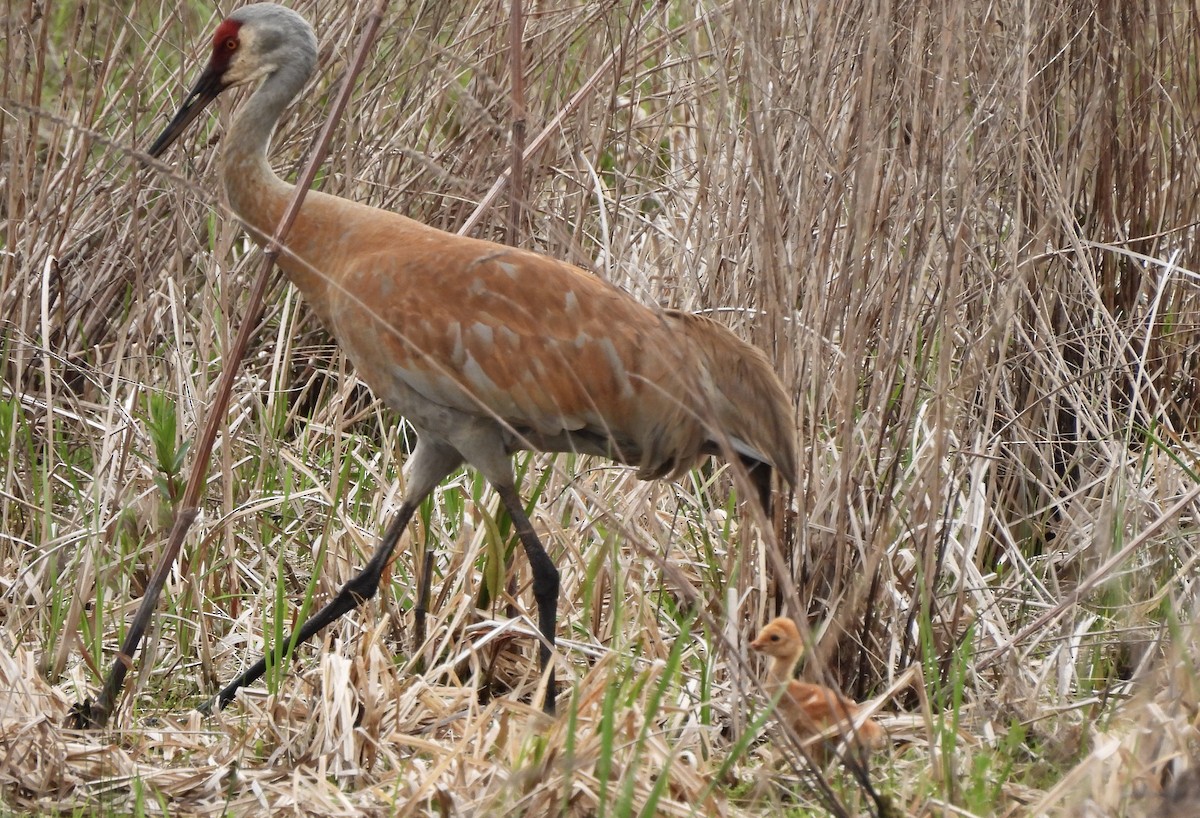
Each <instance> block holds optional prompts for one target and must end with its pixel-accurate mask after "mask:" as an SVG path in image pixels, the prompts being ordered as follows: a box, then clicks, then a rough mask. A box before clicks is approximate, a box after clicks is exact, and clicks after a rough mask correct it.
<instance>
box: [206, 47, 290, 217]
mask: <svg viewBox="0 0 1200 818" xmlns="http://www.w3.org/2000/svg"><path fill="white" fill-rule="evenodd" d="M305 69H306V67H305V66H297V65H283V66H281V67H280V68H279V69H278V70H276V71H275V73H273V74H271V75H270V76H268V77H267V79H266V80H264V81H263V84H262V85H260V86H259V87H258V89H257V90H256V91H255V92H254V93H253V94H252V95H251V97H250V99H249V100H247V102H246V104H245V106H244V107H243V108H242V110H241V111H240V112H239V113H238V115H237V118H236V119H235V120H234V123H233V126H232V127H231V128H230V129H229V131H228V133H227V134H226V135H225V145H224V147H223V150H222V152H221V176H222V178H223V180H224V182H225V192H226V193H227V194H228V196H229V203H230V204H231V205H232V206H233V209H234V211H235V212H236V213H237V214H238V215H239V216H241V217H242V218H243V219H246V220H247V221H250V222H251V223H253V222H254V221H255V219H254V215H255V210H256V208H255V203H256V201H261V200H259V199H258V194H260V193H263V192H268V191H269V192H272V193H278V192H280V191H281V190H286V189H290V188H291V185H289V184H287V183H286V182H284V181H283V180H282V179H280V178H279V177H278V176H276V175H275V172H274V171H273V170H271V166H270V164H269V163H268V161H267V150H268V149H269V147H270V145H271V134H272V133H274V131H275V123H276V122H278V121H279V117H280V115H281V114H282V113H283V109H284V108H286V107H287V106H288V103H290V102H291V101H292V100H293V99H294V98H295V96H296V95H297V94H298V93H300V89H301V88H303V87H304V83H305V81H306V80H307V79H308V72H307V70H305ZM263 188H266V189H267V190H265V191H264V190H263Z"/></svg>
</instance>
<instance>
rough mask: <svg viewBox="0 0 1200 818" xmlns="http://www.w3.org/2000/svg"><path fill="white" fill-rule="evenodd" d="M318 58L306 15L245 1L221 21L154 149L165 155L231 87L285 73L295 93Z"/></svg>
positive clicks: (151, 150) (155, 151) (150, 152)
mask: <svg viewBox="0 0 1200 818" xmlns="http://www.w3.org/2000/svg"><path fill="white" fill-rule="evenodd" d="M316 64H317V37H316V35H315V34H313V30H312V27H311V26H309V24H308V23H307V22H305V20H304V18H303V17H301V16H300V15H299V14H297V13H296V12H294V11H292V10H291V9H287V8H284V7H283V6H277V5H275V4H274V3H255V4H254V5H251V6H243V7H242V8H240V9H238V10H237V11H235V12H234V13H233V14H231V15H229V17H228V18H227V19H226V20H225V21H224V22H222V23H221V25H219V26H217V30H216V33H215V34H213V39H212V56H211V57H209V59H208V66H207V67H205V69H204V73H202V74H201V75H200V78H199V79H198V80H196V84H195V85H194V86H193V87H192V92H191V93H190V94H188V96H187V99H185V100H184V101H183V105H182V106H180V108H179V112H178V113H176V114H175V118H174V119H172V120H171V124H169V125H168V126H167V128H166V130H165V131H163V132H162V135H161V136H159V137H158V139H156V140H155V141H154V144H153V145H151V146H150V150H149V151H148V152H149V154H150V155H151V156H159V155H161V154H162V152H163V151H165V150H166V149H167V148H168V147H170V145H171V143H172V142H174V141H175V139H176V138H177V137H178V136H179V134H181V133H182V132H183V130H184V129H185V128H187V126H188V125H190V124H191V123H192V122H193V121H194V120H195V119H196V117H198V116H199V115H200V112H201V111H203V110H204V108H205V106H207V105H208V103H210V102H212V101H213V100H214V99H216V98H217V96H218V95H220V93H221V92H222V91H224V90H225V89H226V88H232V87H233V86H235V85H245V84H246V83H252V82H258V81H261V80H265V79H266V78H268V77H272V76H276V75H283V76H285V77H286V78H287V79H288V80H290V82H287V83H281V84H282V85H283V86H286V87H287V88H290V89H292V90H291V93H295V92H296V91H298V90H299V89H300V86H302V85H303V84H304V81H305V80H307V79H308V77H309V76H310V75H311V74H312V72H313V69H314V68H315V67H316Z"/></svg>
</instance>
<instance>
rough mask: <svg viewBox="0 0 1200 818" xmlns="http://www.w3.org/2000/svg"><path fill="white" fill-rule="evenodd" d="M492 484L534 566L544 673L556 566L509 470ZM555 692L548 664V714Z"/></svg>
mask: <svg viewBox="0 0 1200 818" xmlns="http://www.w3.org/2000/svg"><path fill="white" fill-rule="evenodd" d="M492 486H493V487H494V488H495V489H496V493H497V494H499V495H500V501H501V502H502V503H504V507H505V508H507V509H508V513H509V516H511V517H512V520H513V525H514V526H515V527H516V529H517V536H518V537H520V538H521V544H522V545H523V546H525V555H526V556H527V557H528V558H529V565H530V567H531V568H532V569H533V598H534V599H535V600H537V606H538V627H539V628H540V629H541V631H542V638H543V639H544V640H545V641H543V642H542V644H541V646H540V648H541V649H540V651H539V652H538V657H539V658H540V659H541V668H542V672H543V673H544V672H546V668H547V666H548V665H549V664H550V653H551V650H550V649H551V647H552V646H553V645H554V632H555V628H556V626H557V619H558V569H557V568H555V567H554V563H553V562H552V561H551V560H550V555H549V554H547V553H546V549H545V548H544V547H543V546H542V542H541V540H539V539H538V535H537V533H536V532H535V531H534V530H533V524H532V523H530V522H529V517H527V516H526V515H525V504H524V503H522V502H521V497H520V495H518V494H517V489H516V487H515V486H514V485H513V480H512V476H511V474H510V475H509V477H508V480H507V481H506V482H505V481H498V480H497V481H493V482H492ZM557 693H558V686H557V684H556V683H555V679H554V669H553V668H550V672H549V675H548V676H547V679H546V701H545V702H544V703H543V705H542V709H543V710H545V711H546V712H547V713H549V714H550V715H554V700H555V698H556V697H557Z"/></svg>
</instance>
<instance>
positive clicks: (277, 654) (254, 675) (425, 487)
mask: <svg viewBox="0 0 1200 818" xmlns="http://www.w3.org/2000/svg"><path fill="white" fill-rule="evenodd" d="M460 465H462V455H460V454H459V453H458V452H457V451H455V450H454V449H453V448H451V447H450V446H447V445H446V444H444V443H440V442H438V441H432V440H429V441H427V439H426V438H423V437H422V438H419V439H418V440H417V448H416V449H415V450H414V451H413V453H412V457H410V458H409V461H408V481H407V483H408V485H407V490H406V497H405V499H404V501H403V502H402V503H401V504H400V508H399V509H398V510H397V511H396V513H395V515H394V516H393V517H392V521H391V523H390V524H389V525H388V527H387V531H386V532H385V533H384V535H383V539H382V540H381V541H380V543H379V547H378V548H376V549H375V553H374V554H373V555H372V556H371V559H370V561H369V562H367V564H366V566H365V567H364V568H363V569H362V571H360V572H359V573H358V575H357V576H355V577H354V579H352V580H350V581H349V582H347V583H346V584H345V585H344V586H343V587H342V589H341V590H340V591H338V593H337V596H335V597H334V598H333V599H332V600H330V601H329V603H328V604H326V605H325V607H323V608H321V610H319V611H317V612H316V613H315V614H313V615H312V616H311V617H309V618H308V619H307V620H305V622H304V624H302V625H301V626H300V628H299V629H298V630H297V631H296V632H295V633H293V634H291V635H289V636H288V637H287V638H286V639H284V640H283V641H282V642H281V643H278V644H276V645H275V646H274V648H273V649H272V651H271V653H270V654H269V655H267V656H263V657H262V658H261V659H259V660H258V661H257V662H255V663H254V664H253V665H251V666H250V668H249V669H247V670H246V672H245V673H243V674H242V675H241V676H238V677H237V678H236V679H234V680H233V681H232V682H230V683H229V684H228V685H227V686H226V687H225V688H224V689H223V690H222V691H221V692H220V693H218V694H217V697H216V699H215V701H213V702H209V703H208V704H207V705H206V706H205V708H203V709H205V710H208V709H211V707H212V705H213V704H215V705H216V706H217V709H223V708H224V707H225V705H227V704H229V702H231V701H233V697H234V695H236V694H237V691H238V688H241V687H245V686H246V685H248V684H251V683H252V682H254V681H256V680H257V679H259V678H261V677H262V675H263V674H264V673H266V672H267V663H268V662H270V663H271V664H274V663H276V662H278V661H279V659H280V658H282V657H284V656H287V655H288V654H289V653H290V652H291V650H292V648H293V647H295V646H296V645H299V644H301V643H302V642H306V641H308V640H309V639H311V638H312V637H313V635H314V634H316V633H318V632H320V631H321V630H322V629H323V628H325V626H326V625H329V624H330V623H331V622H334V621H335V620H337V619H338V618H340V617H341V616H343V615H344V614H346V613H349V612H350V611H352V610H354V609H355V608H357V607H358V606H359V605H361V604H363V603H364V602H366V601H367V600H368V599H370V598H371V597H373V596H375V593H376V591H378V590H379V578H380V576H381V575H382V574H383V569H384V568H385V567H386V566H387V564H388V562H390V561H391V557H392V551H393V550H394V549H395V548H396V543H397V542H399V541H400V535H402V534H403V533H404V529H405V528H407V527H408V522H409V520H411V519H412V516H413V513H414V512H416V510H417V506H419V505H420V504H421V501H422V500H424V499H425V498H426V497H427V496H429V492H431V491H433V489H434V487H435V486H437V484H438V483H440V482H442V480H443V479H444V478H445V477H446V476H447V475H448V474H450V472H452V471H454V470H455V469H457V468H458V467H459V466H460Z"/></svg>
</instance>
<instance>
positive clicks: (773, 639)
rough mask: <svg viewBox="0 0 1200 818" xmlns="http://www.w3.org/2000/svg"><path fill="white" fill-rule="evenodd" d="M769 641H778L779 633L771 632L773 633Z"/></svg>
mask: <svg viewBox="0 0 1200 818" xmlns="http://www.w3.org/2000/svg"><path fill="white" fill-rule="evenodd" d="M771 641H772V642H778V641H779V634H777V633H773V634H771Z"/></svg>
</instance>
